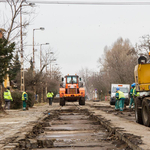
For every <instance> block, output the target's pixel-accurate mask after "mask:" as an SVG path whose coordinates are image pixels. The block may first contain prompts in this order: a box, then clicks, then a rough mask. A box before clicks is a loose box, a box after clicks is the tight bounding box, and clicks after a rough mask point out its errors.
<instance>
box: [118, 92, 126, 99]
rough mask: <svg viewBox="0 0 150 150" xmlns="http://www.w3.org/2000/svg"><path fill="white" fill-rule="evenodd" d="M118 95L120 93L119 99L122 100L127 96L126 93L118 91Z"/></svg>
mask: <svg viewBox="0 0 150 150" xmlns="http://www.w3.org/2000/svg"><path fill="white" fill-rule="evenodd" d="M118 93H119V99H120V98H125V96H124V93H123V92H121V91H118Z"/></svg>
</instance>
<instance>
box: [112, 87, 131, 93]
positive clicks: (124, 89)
mask: <svg viewBox="0 0 150 150" xmlns="http://www.w3.org/2000/svg"><path fill="white" fill-rule="evenodd" d="M119 88H120V91H121V92H123V93H128V92H129V91H128V88H127V87H119ZM113 93H116V87H113Z"/></svg>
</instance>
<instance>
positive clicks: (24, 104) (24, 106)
mask: <svg viewBox="0 0 150 150" xmlns="http://www.w3.org/2000/svg"><path fill="white" fill-rule="evenodd" d="M22 104H23V110H26V107H27V103H26V101H25V100H24V101H22Z"/></svg>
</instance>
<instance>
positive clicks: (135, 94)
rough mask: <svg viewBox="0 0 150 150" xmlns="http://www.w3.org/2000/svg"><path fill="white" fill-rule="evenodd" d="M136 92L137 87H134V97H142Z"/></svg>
mask: <svg viewBox="0 0 150 150" xmlns="http://www.w3.org/2000/svg"><path fill="white" fill-rule="evenodd" d="M135 90H136V87H134V89H133V95H134V96H140V93H139V92H136V91H135Z"/></svg>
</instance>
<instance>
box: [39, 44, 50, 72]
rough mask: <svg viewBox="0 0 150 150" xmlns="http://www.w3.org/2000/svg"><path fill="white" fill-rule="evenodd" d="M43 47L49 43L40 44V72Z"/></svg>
mask: <svg viewBox="0 0 150 150" xmlns="http://www.w3.org/2000/svg"><path fill="white" fill-rule="evenodd" d="M42 45H49V43H44V44H40V70H41V69H42Z"/></svg>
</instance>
